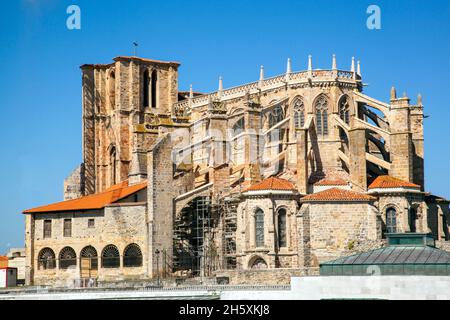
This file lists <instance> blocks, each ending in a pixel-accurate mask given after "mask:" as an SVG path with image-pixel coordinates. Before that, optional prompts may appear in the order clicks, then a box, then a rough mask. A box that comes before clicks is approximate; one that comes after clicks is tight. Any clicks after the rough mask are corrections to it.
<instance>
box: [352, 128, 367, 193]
mask: <svg viewBox="0 0 450 320" xmlns="http://www.w3.org/2000/svg"><path fill="white" fill-rule="evenodd" d="M348 134H349V151H350V152H349V154H350V155H351V156H350V157H349V164H350V168H349V170H350V180H351V182H352V188H353V189H354V190H356V191H359V192H365V191H366V190H367V168H366V130H365V129H364V128H359V127H356V128H352V129H350V130H349V131H348Z"/></svg>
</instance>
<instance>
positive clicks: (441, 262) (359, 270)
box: [320, 233, 450, 276]
mask: <svg viewBox="0 0 450 320" xmlns="http://www.w3.org/2000/svg"><path fill="white" fill-rule="evenodd" d="M387 236H388V246H387V247H382V248H379V249H375V250H370V251H367V252H363V253H358V254H355V255H351V256H348V257H343V258H339V259H336V260H333V261H329V262H325V263H322V264H321V265H320V275H323V276H338V275H339V276H342V275H354V276H363V275H450V252H447V251H444V250H440V249H437V248H435V247H434V239H433V238H432V237H431V236H429V235H427V234H420V233H406V234H388V235H387Z"/></svg>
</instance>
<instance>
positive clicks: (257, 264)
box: [250, 257, 267, 269]
mask: <svg viewBox="0 0 450 320" xmlns="http://www.w3.org/2000/svg"><path fill="white" fill-rule="evenodd" d="M250 268H251V269H267V263H266V261H264V259H263V258H260V257H257V258H256V259H254V260H253V261H252V262H251V265H250Z"/></svg>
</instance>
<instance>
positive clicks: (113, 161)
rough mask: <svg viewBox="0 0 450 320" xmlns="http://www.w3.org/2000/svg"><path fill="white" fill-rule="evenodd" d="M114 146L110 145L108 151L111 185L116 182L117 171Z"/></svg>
mask: <svg viewBox="0 0 450 320" xmlns="http://www.w3.org/2000/svg"><path fill="white" fill-rule="evenodd" d="M116 162H117V161H116V148H115V147H112V148H111V151H110V164H109V165H110V168H111V185H114V184H116V176H117V172H116V166H117V164H116Z"/></svg>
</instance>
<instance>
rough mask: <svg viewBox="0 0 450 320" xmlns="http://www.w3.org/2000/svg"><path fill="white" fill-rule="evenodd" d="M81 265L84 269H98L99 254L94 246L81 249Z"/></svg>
mask: <svg viewBox="0 0 450 320" xmlns="http://www.w3.org/2000/svg"><path fill="white" fill-rule="evenodd" d="M80 256H81V266H82V268H84V269H91V270H97V269H98V254H97V250H95V248H94V247H93V246H87V247H84V248H83V249H82V250H81V254H80Z"/></svg>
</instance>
